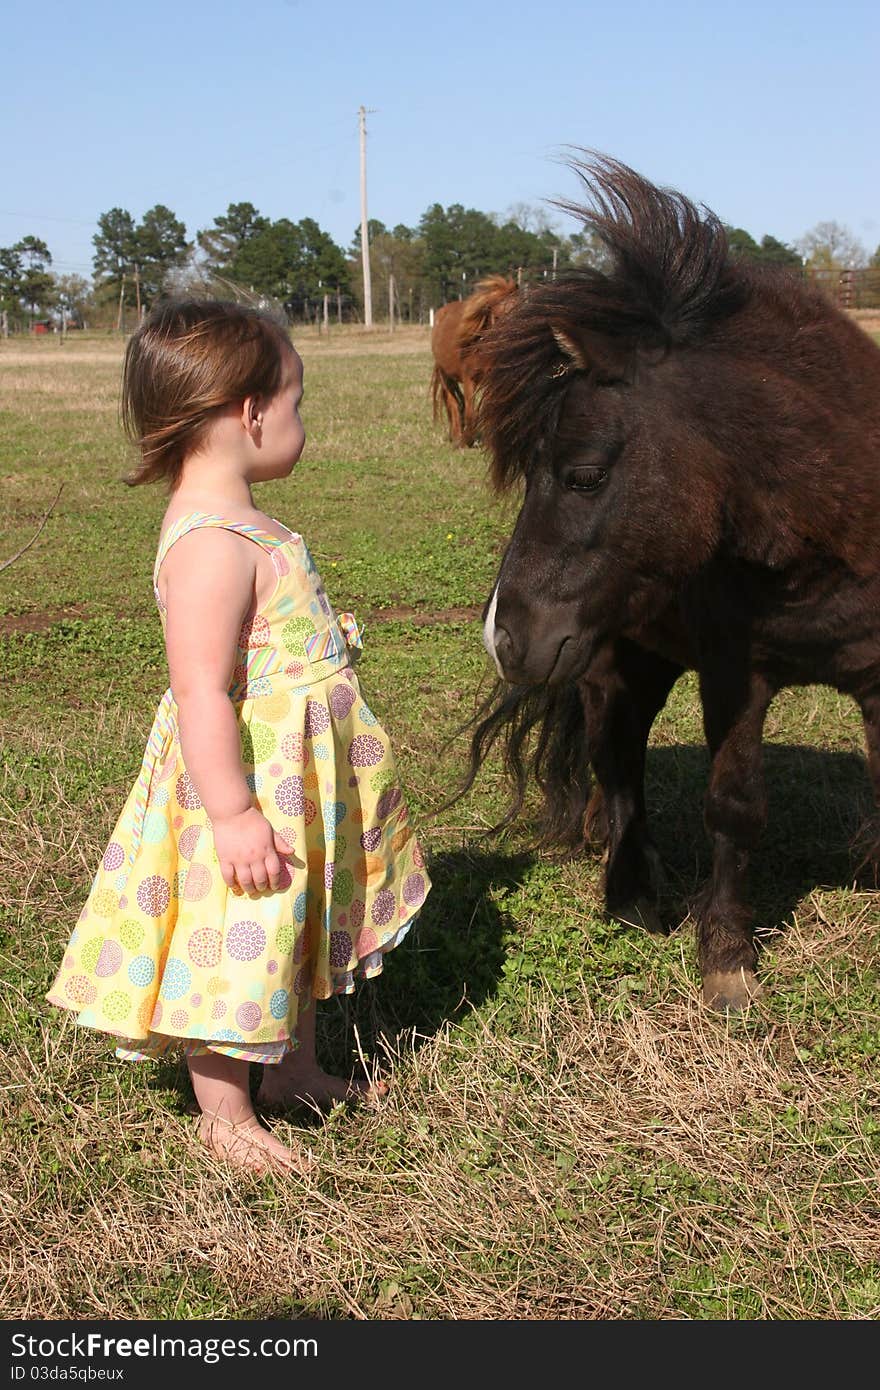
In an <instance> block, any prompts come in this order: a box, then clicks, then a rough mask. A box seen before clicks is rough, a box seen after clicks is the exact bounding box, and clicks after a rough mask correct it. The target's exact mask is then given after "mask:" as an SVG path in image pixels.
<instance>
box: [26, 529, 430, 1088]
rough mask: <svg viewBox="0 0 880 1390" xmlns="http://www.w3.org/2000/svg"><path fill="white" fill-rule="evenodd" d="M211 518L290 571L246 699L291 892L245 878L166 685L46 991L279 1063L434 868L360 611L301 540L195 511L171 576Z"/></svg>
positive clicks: (116, 1017) (362, 972) (248, 674)
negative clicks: (242, 883)
mask: <svg viewBox="0 0 880 1390" xmlns="http://www.w3.org/2000/svg"><path fill="white" fill-rule="evenodd" d="M203 526H221V527H225V528H226V529H228V530H231V531H236V532H239V533H240V534H242V535H244V536H246V537H248V539H250V540H251V541H253V542H254V543H255V544H257V545H260V546H262V547H263V548H264V549H265V550H266V551H267V552H268V553H269V555H270V557H271V560H272V564H273V567H274V569H275V573H276V575H277V582H276V586H275V589H274V592H273V593H272V595H271V597H270V598H269V600H268V601H267V603H266V604H265V606H264V607H263V608H262V610H261V611H259V612H257V613H256V614H255V616H254V617H253V619H252V620H251V621H250V622H249V623H247V624H246V625H245V627H244V628H243V629H242V632H241V634H240V637H239V647H238V652H237V657H236V665H235V669H234V672H233V684H232V686H231V687H230V691H229V694H230V698H231V699H232V701H233V702H234V704H235V708H236V712H237V714H238V722H239V731H240V735H241V748H242V761H243V764H244V770H245V774H246V777H247V780H248V785H249V786H250V788H251V791H252V794H253V800H254V804H255V805H256V806H258V807H259V809H260V810H261V811H262V813H263V815H264V816H266V818H267V819H268V820H269V821H270V822H271V824H272V826H273V827H274V828H275V829H276V830H277V831H278V832H279V833H280V834H281V835H282V836H283V837H284V839H285V840H286V841H287V843H288V844H289V845H290V846H291V847H292V849H293V851H294V856H293V857H292V858H291V859H290V860H288V861H285V871H284V882H283V883H282V886H281V888H280V889H279V890H278V891H277V892H266V893H262V894H260V895H259V896H258V897H255V898H249V897H246V896H243V895H241V894H236V893H233V892H232V891H231V890H230V889H229V888H227V886H226V884H225V883H224V881H223V878H222V876H221V874H220V868H219V864H218V862H217V857H216V854H215V852H214V838H213V835H212V834H211V827H210V822H209V820H208V818H207V816H206V814H205V811H204V808H203V807H202V804H201V802H200V800H199V797H198V793H197V791H196V789H195V787H194V785H193V783H192V781H191V779H190V777H189V774H188V773H187V770H186V767H185V766H184V762H183V758H182V756H181V749H180V739H179V735H178V729H177V718H176V707H175V703H174V697H173V695H172V693H171V691H170V690H168V691H166V692H165V695H164V696H163V698H162V701H161V703H160V705H159V709H158V711H157V713H156V718H155V721H154V723H153V727H152V730H151V732H150V736H149V740H148V743H147V748H146V752H145V754H144V760H143V764H142V767H141V772H140V775H139V777H138V780H137V782H136V784H135V786H134V787H133V788H132V791H131V794H130V795H129V798H128V801H127V802H126V804H125V807H124V809H123V811H122V814H121V816H120V818H119V820H118V822H117V824H116V827H115V829H114V831H113V835H112V837H111V839H110V843H109V844H108V845H107V848H106V850H105V852H104V857H103V859H102V861H101V864H100V866H99V868H98V871H97V873H96V875H95V878H94V881H93V883H92V888H91V891H90V893H89V896H88V899H87V901H86V904H85V907H84V908H83V910H82V913H81V915H80V918H79V921H78V923H77V925H76V928H75V929H74V932H73V935H72V936H71V938H70V942H69V944H68V947H67V950H66V952H65V954H64V960H63V963H62V965H61V968H60V970H59V972H58V975H57V977H56V979H55V982H54V984H53V985H52V989H51V990H50V992H49V994H48V996H47V997H48V999H49V1001H50V1003H52V1004H56V1005H59V1006H60V1007H62V1008H65V1009H70V1010H72V1011H73V1012H74V1013H75V1014H76V1021H77V1023H80V1024H83V1025H84V1026H87V1027H90V1028H95V1029H98V1030H100V1031H103V1032H106V1033H110V1034H115V1035H116V1037H117V1038H118V1039H119V1040H120V1041H119V1046H118V1047H117V1055H119V1056H121V1057H124V1058H127V1059H140V1058H144V1057H155V1056H158V1055H161V1054H162V1053H163V1052H165V1051H167V1050H168V1048H169V1047H175V1048H182V1049H183V1050H184V1051H185V1052H189V1053H197V1052H202V1051H204V1050H205V1048H209V1049H211V1050H213V1051H219V1052H224V1053H227V1054H228V1055H231V1056H234V1057H240V1058H245V1059H249V1060H252V1061H261V1062H269V1063H271V1062H275V1061H278V1060H279V1059H280V1058H281V1057H282V1056H283V1055H284V1052H285V1051H286V1050H288V1049H289V1048H290V1047H291V1045H292V1043H291V1034H292V1032H293V1029H294V1027H295V1025H296V1020H297V1015H298V1011H299V1009H300V1007H305V1006H306V1005H307V1004H308V1003H309V1002H310V1000H311V999H312V998H318V999H326V998H328V997H329V996H330V995H331V994H335V993H341V992H345V993H350V992H351V991H352V990H353V989H354V982H355V979H356V978H357V977H361V978H370V977H371V976H374V975H377V974H379V973H380V971H381V970H382V961H383V957H384V955H385V953H386V952H387V951H389V950H391V949H392V948H393V947H394V946H396V945H397V944H398V943H399V942H400V941H401V940H402V939H403V937H404V936H405V935H406V933H407V931H408V930H409V928H410V926H411V925H412V923H413V920H414V918H415V917H416V915H417V913H418V911H419V908H420V907H421V905H422V903H423V902H424V900H425V896H426V894H427V893H428V891H429V889H430V880H429V878H428V875H427V873H426V871H425V864H424V860H423V857H422V854H421V852H420V850H419V846H418V844H417V842H416V839H415V836H414V835H413V833H412V830H411V828H410V826H409V824H408V820H407V809H406V804H405V802H404V799H403V795H402V793H401V789H400V787H399V785H398V780H397V774H396V772H395V767H394V760H393V755H392V752H391V747H390V744H389V740H388V736H387V734H386V733H385V731H384V729H383V728H382V726H381V725H380V724H379V723H378V721H377V719H376V716H375V715H374V714H373V713H372V711H371V710H370V708H369V706H368V705H367V704H365V702H364V700H363V697H362V695H361V691H360V686H359V684H358V678H357V675H356V674H355V672H354V670H353V669H352V666H351V656H352V655H353V653H354V652H356V651H357V648H358V647H359V646H360V634H359V631H358V628H357V624H356V623H355V621H354V619H353V618H352V616H351V615H350V614H347V613H341V614H337V613H335V612H334V610H333V608H332V607H331V605H330V603H329V602H328V600H327V596H326V594H325V592H324V587H323V584H322V583H321V579H320V576H319V575H318V572H317V570H316V568H315V565H314V562H313V560H312V557H311V555H310V554H309V551H308V548H307V546H306V544H305V542H304V541H303V539H302V537H301V536H298V535H292V536H291V537H290V538H289V539H287V540H283V541H279V540H278V539H277V538H276V537H274V536H272V535H270V534H269V533H267V532H264V531H260V530H257V529H256V528H254V527H252V526H248V525H243V524H241V523H239V522H231V521H228V520H226V519H224V518H222V517H219V516H211V515H207V514H204V513H194V514H190V515H187V516H184V517H181V518H179V519H178V521H177V522H175V524H174V525H173V526H172V527H171V528H169V530H168V532H166V534H165V536H164V538H163V540H162V543H161V545H160V548H159V553H158V554H157V556H156V568H155V571H154V587H155V577H156V576H157V575H158V571H159V566H160V565H161V563H162V560H163V559H164V557H165V555H166V554H167V553H168V551H169V549H170V548H171V546H172V545H174V544H175V542H176V541H177V540H179V539H180V537H181V536H183V535H185V534H186V533H187V532H188V531H190V530H192V529H194V528H196V527H203ZM157 599H158V593H157ZM160 611H161V607H160ZM163 622H164V614H163Z"/></svg>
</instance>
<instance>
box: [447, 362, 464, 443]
mask: <svg viewBox="0 0 880 1390" xmlns="http://www.w3.org/2000/svg"><path fill="white" fill-rule="evenodd" d="M443 384H444V386H445V402H446V414H447V416H448V417H449V442H450V443H451V444H456V445H460V444H461V442H462V428H463V420H464V401H463V400H462V397H461V387H460V386H459V384H458V382H457V381H456V379H455V377H454V376H448V375H444V378H443Z"/></svg>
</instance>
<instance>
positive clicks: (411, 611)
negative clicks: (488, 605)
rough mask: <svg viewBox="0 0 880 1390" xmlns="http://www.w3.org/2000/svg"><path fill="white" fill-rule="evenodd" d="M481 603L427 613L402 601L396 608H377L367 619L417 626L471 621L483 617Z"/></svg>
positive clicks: (372, 621)
mask: <svg viewBox="0 0 880 1390" xmlns="http://www.w3.org/2000/svg"><path fill="white" fill-rule="evenodd" d="M482 614H483V609H482V605H480V604H466V605H463V606H462V607H460V608H438V609H437V611H436V612H431V613H426V612H425V611H424V609H422V608H411V607H410V606H409V605H408V604H405V603H402V604H399V605H398V606H396V607H394V608H377V609H376V610H375V611H374V612H372V613H370V614H369V615H368V617H367V618H366V620H365V621H367V622H370V623H414V624H415V626H416V627H434V626H436V625H437V624H438V623H470V622H473V621H474V620H475V619H476V618H480V617H482Z"/></svg>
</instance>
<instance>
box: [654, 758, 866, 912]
mask: <svg viewBox="0 0 880 1390" xmlns="http://www.w3.org/2000/svg"><path fill="white" fill-rule="evenodd" d="M763 755H764V779H765V785H766V792H767V823H766V826H765V829H764V831H763V834H762V835H761V837H760V840H759V841H758V844H757V845H756V847H755V849H754V850H753V852H752V854H751V857H750V867H749V892H748V897H749V901H750V904H751V906H752V909H753V911H754V914H755V926H756V930H757V933H758V936H759V939H760V936H761V934H762V933H766V932H768V931H770V930H775V931H779V930H782V931H783V932H784V930H785V927H786V924H787V923H788V922H789V921H790V919H791V915H792V913H793V911H794V909H795V908H796V907H797V905H798V903H799V902H801V901H802V899H803V898H804V897H806V896H808V895H809V894H810V893H811V892H812V891H813V890H814V889H815V888H818V887H823V888H841V887H851V886H853V885H855V886H858V887H862V886H866V887H871V888H873V887H876V881H875V874H874V869H873V868H872V867H870V865H867V866H866V865H860V860H861V858H862V857H863V850H864V849H868V850H870V849H873V854H874V855H875V856H876V853H877V848H878V846H877V844H876V843H874V844H873V846H871V845H870V844H869V842H868V841H866V843H865V845H864V846H861V847H860V844H859V836H860V831H862V830H863V829H864V828H865V827H866V825H867V824H868V823H869V821H870V817H871V816H872V813H873V811H874V804H873V797H872V791H871V785H870V780H869V778H868V773H867V767H866V764H865V759H864V758H863V757H862V755H861V754H858V753H854V752H853V753H848V752H846V753H845V752H829V751H826V750H823V749H817V748H812V747H809V746H803V745H797V744H779V743H767V744H765V745H764V749H763ZM708 775H709V759H708V754H707V752H706V748H705V746H703V745H690V744H684V745H683V744H676V745H671V746H668V747H660V748H652V749H650V750H649V752H648V760H647V770H646V776H645V791H646V799H647V803H648V818H649V824H650V829H651V833H652V836H653V838H654V841H655V844H656V846H657V849H658V850H659V853H660V857H661V860H662V862H663V867H664V871H665V874H666V884H665V891H664V893H663V907H664V917H665V920H666V922H667V924H668V925H670V926H672V927H674V926H675V925H676V924H677V923H678V922H681V921H682V920H683V919H684V917H686V916H687V913H688V910H689V909H691V908H692V907H693V905H694V902H695V899H696V897H697V894H698V892H699V890H700V888H701V887H702V885H703V884H704V883H705V881H706V879H707V878H708V876H709V874H710V873H711V867H712V865H711V846H710V843H709V839H708V837H707V834H706V831H705V829H704V826H703V797H704V794H705V790H706V785H707V781H708ZM873 824H874V834H875V836H876V820H875V821H874V822H873Z"/></svg>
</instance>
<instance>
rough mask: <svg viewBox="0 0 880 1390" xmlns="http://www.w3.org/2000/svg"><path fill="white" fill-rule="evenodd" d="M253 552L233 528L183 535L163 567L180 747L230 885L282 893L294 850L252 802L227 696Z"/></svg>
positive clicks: (249, 597)
mask: <svg viewBox="0 0 880 1390" xmlns="http://www.w3.org/2000/svg"><path fill="white" fill-rule="evenodd" d="M259 553H260V552H259V551H258V550H257V548H256V547H255V546H254V545H253V544H252V543H251V542H249V541H243V540H242V538H241V537H240V536H236V535H234V534H232V533H231V532H229V531H223V530H220V529H213V528H211V529H208V528H204V529H201V530H198V531H192V532H190V533H189V534H188V535H186V536H183V537H182V538H181V539H180V540H179V541H178V542H177V544H176V545H174V546H173V547H172V548H171V550H170V551H169V552H168V555H167V556H166V558H165V561H164V563H163V569H164V577H165V582H166V594H165V609H166V621H165V646H166V651H167V654H168V672H169V677H170V681H171V690H172V693H173V695H174V699H175V702H176V704H177V712H178V723H179V727H180V743H181V749H182V751H183V760H184V763H185V764H186V770H187V772H188V773H189V775H190V777H191V778H192V781H193V784H194V786H195V789H196V791H197V792H198V794H199V797H200V799H201V802H202V805H203V806H204V808H205V811H206V812H207V814H208V816H209V818H210V820H211V824H212V828H213V832H214V845H215V848H216V850H217V857H218V859H219V861H220V872H221V873H222V875H223V879H224V881H225V882H226V883H227V884H228V885H229V887H230V888H234V887H235V886H236V885H238V886H239V887H241V888H242V889H243V890H244V891H245V892H253V891H256V892H262V891H263V890H264V889H266V888H267V887H268V888H271V889H276V888H278V886H279V884H280V881H281V870H282V864H281V860H280V858H279V850H280V851H281V853H284V852H289V847H288V846H287V845H286V844H285V843H284V841H283V840H282V839H281V837H280V836H278V835H276V834H275V832H274V831H273V829H272V826H271V825H270V824H269V821H268V820H267V819H266V817H265V816H264V815H263V814H262V812H261V811H260V810H259V809H258V808H257V807H256V806H255V805H254V804H253V799H252V797H251V793H250V789H249V788H248V785H247V782H246V781H245V776H244V769H243V767H242V762H241V744H240V741H239V731H238V720H237V719H236V715H235V709H234V707H233V704H232V701H231V700H230V699H229V695H228V693H227V691H228V688H229V682H230V677H231V674H232V668H233V665H234V663H235V653H236V649H237V647H238V636H239V633H240V631H241V625H242V623H243V622H244V620H245V617H246V616H247V614H248V612H249V611H250V609H251V608H252V605H253V601H254V591H255V582H256V577H257V568H256V565H257V557H258V555H259Z"/></svg>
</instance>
